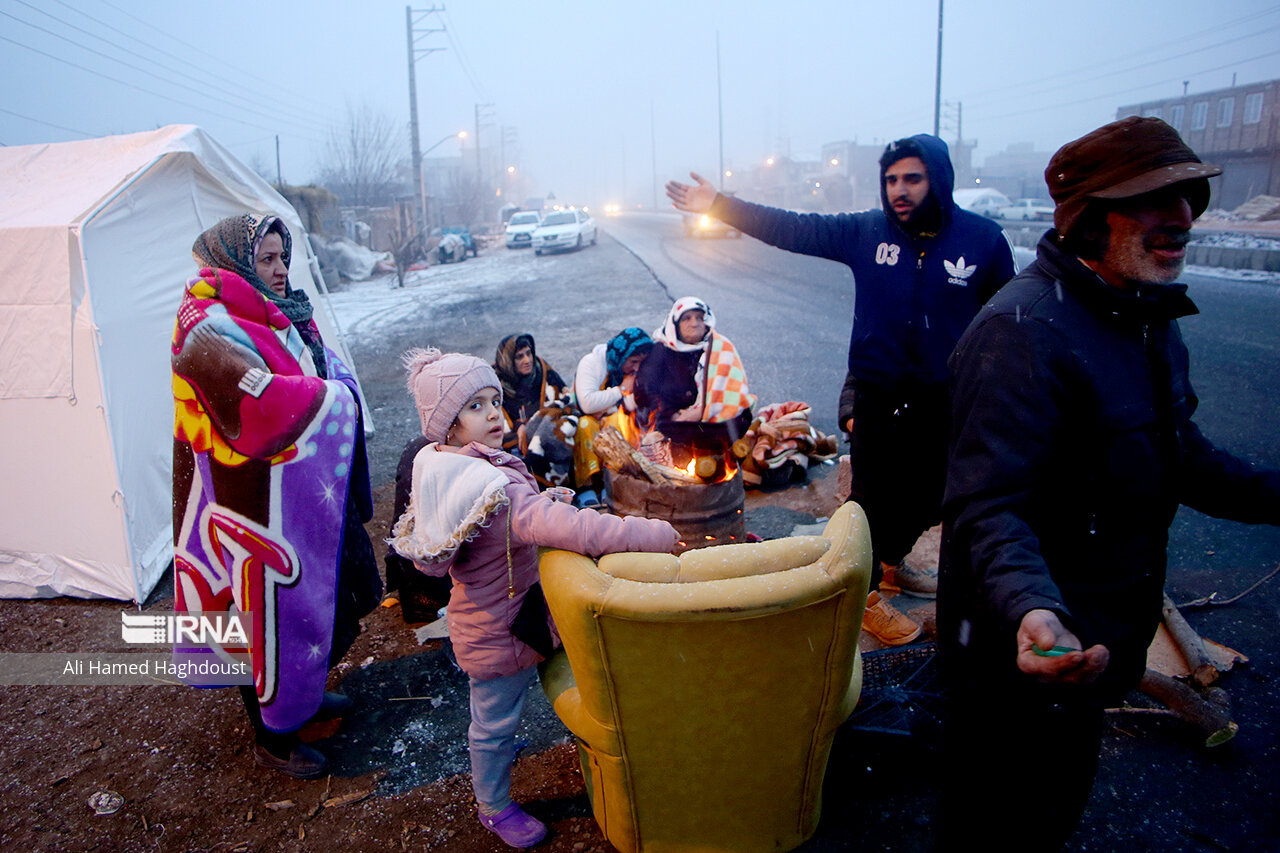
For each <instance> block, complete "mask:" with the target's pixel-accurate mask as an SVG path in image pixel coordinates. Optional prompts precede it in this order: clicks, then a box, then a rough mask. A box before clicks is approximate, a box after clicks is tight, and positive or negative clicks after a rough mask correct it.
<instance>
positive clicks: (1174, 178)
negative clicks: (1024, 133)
mask: <svg viewBox="0 0 1280 853" xmlns="http://www.w3.org/2000/svg"><path fill="white" fill-rule="evenodd" d="M1221 174H1222V169H1220V168H1219V167H1217V166H1211V165H1209V164H1208V163H1202V162H1201V161H1200V158H1199V157H1197V156H1196V154H1195V152H1194V151H1192V150H1191V149H1190V148H1188V147H1187V145H1186V143H1185V142H1183V141H1182V137H1180V136H1178V132H1177V131H1176V130H1174V129H1173V128H1172V127H1170V126H1169V125H1167V124H1165V123H1164V122H1163V121H1161V120H1160V119H1158V118H1153V117H1143V116H1129V117H1128V118H1122V119H1120V120H1119V121H1113V122H1111V124H1107V125H1103V126H1102V127H1100V128H1098V129H1097V130H1095V131H1093V132H1091V133H1087V134H1085V135H1084V136H1082V137H1080V138H1079V139H1077V140H1075V141H1074V142H1068V143H1067V144H1066V145H1064V146H1062V147H1061V148H1059V149H1058V151H1057V153H1056V154H1054V155H1053V157H1052V158H1050V160H1049V165H1048V167H1047V168H1046V169H1045V170H1044V179H1045V182H1046V183H1048V185H1049V195H1051V196H1053V200H1054V201H1055V202H1057V204H1058V206H1057V208H1056V209H1055V210H1054V212H1053V224H1054V226H1055V227H1056V228H1057V229H1058V233H1059V234H1061V235H1063V236H1066V235H1067V233H1068V232H1069V231H1070V230H1071V227H1072V226H1073V225H1074V224H1075V222H1076V220H1077V219H1079V218H1080V214H1081V213H1083V212H1084V209H1085V207H1086V206H1087V205H1088V203H1089V199H1091V198H1104V199H1118V198H1132V197H1133V196H1136V195H1142V194H1143V193H1148V192H1151V191H1152V190H1158V189H1160V188H1161V187H1167V186H1169V185H1170V184H1177V183H1181V182H1182V181H1195V182H1196V185H1195V186H1194V187H1193V188H1192V192H1191V195H1190V202H1191V211H1192V215H1193V217H1194V216H1199V215H1200V214H1202V213H1204V210H1205V208H1206V207H1208V206H1209V180H1208V179H1209V178H1212V177H1213V176H1214V175H1221Z"/></svg>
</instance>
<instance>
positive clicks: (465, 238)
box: [440, 225, 479, 258]
mask: <svg viewBox="0 0 1280 853" xmlns="http://www.w3.org/2000/svg"><path fill="white" fill-rule="evenodd" d="M440 230H441V232H442V235H446V234H457V235H458V236H459V237H461V238H462V242H463V243H464V244H465V245H466V247H467V251H468V252H470V253H471V257H473V258H474V257H475V256H476V254H477V252H478V251H479V250H478V249H477V248H476V238H474V237H472V236H471V229H470V228H468V227H467V226H465V225H451V226H449V227H448V228H442V229H440Z"/></svg>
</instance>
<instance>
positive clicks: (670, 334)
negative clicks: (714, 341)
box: [653, 296, 716, 352]
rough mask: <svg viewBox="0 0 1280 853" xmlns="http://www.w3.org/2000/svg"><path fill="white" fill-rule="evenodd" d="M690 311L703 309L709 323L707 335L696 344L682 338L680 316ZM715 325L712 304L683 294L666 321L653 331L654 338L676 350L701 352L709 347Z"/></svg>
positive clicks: (704, 319) (704, 316) (706, 321)
mask: <svg viewBox="0 0 1280 853" xmlns="http://www.w3.org/2000/svg"><path fill="white" fill-rule="evenodd" d="M690 311H701V312H702V319H703V322H705V323H706V324H707V336H706V337H705V338H703V339H702V340H700V341H698V342H697V343H696V344H686V343H685V342H684V341H682V340H680V318H681V317H683V316H684V315H685V314H686V313H688V312H690ZM715 327H716V315H714V314H712V313H711V306H709V305H707V303H706V302H704V301H702V300H701V299H699V298H698V297H696V296H682V297H680V298H679V299H677V300H676V302H675V304H674V305H672V306H671V311H670V312H668V313H667V320H666V322H665V323H663V324H662V328H660V329H658V330H657V331H656V332H654V333H653V339H654V340H655V341H657V342H658V343H661V344H663V345H665V346H667V347H670V348H671V349H673V350H675V351H676V352H700V351H701V350H704V349H706V348H707V341H708V340H710V339H711V330H712V329H714V328H715Z"/></svg>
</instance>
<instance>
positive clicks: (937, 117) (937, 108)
mask: <svg viewBox="0 0 1280 853" xmlns="http://www.w3.org/2000/svg"><path fill="white" fill-rule="evenodd" d="M941 114H942V0H938V70H937V76H936V77H935V79H934V84H933V135H934V136H937V135H938V131H939V130H940V128H941V124H940V123H941V118H942V115H941Z"/></svg>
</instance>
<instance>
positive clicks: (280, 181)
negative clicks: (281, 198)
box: [276, 133, 284, 192]
mask: <svg viewBox="0 0 1280 853" xmlns="http://www.w3.org/2000/svg"><path fill="white" fill-rule="evenodd" d="M283 189H284V178H282V177H280V134H278V133H277V134H276V192H280V191H282V190H283Z"/></svg>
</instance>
